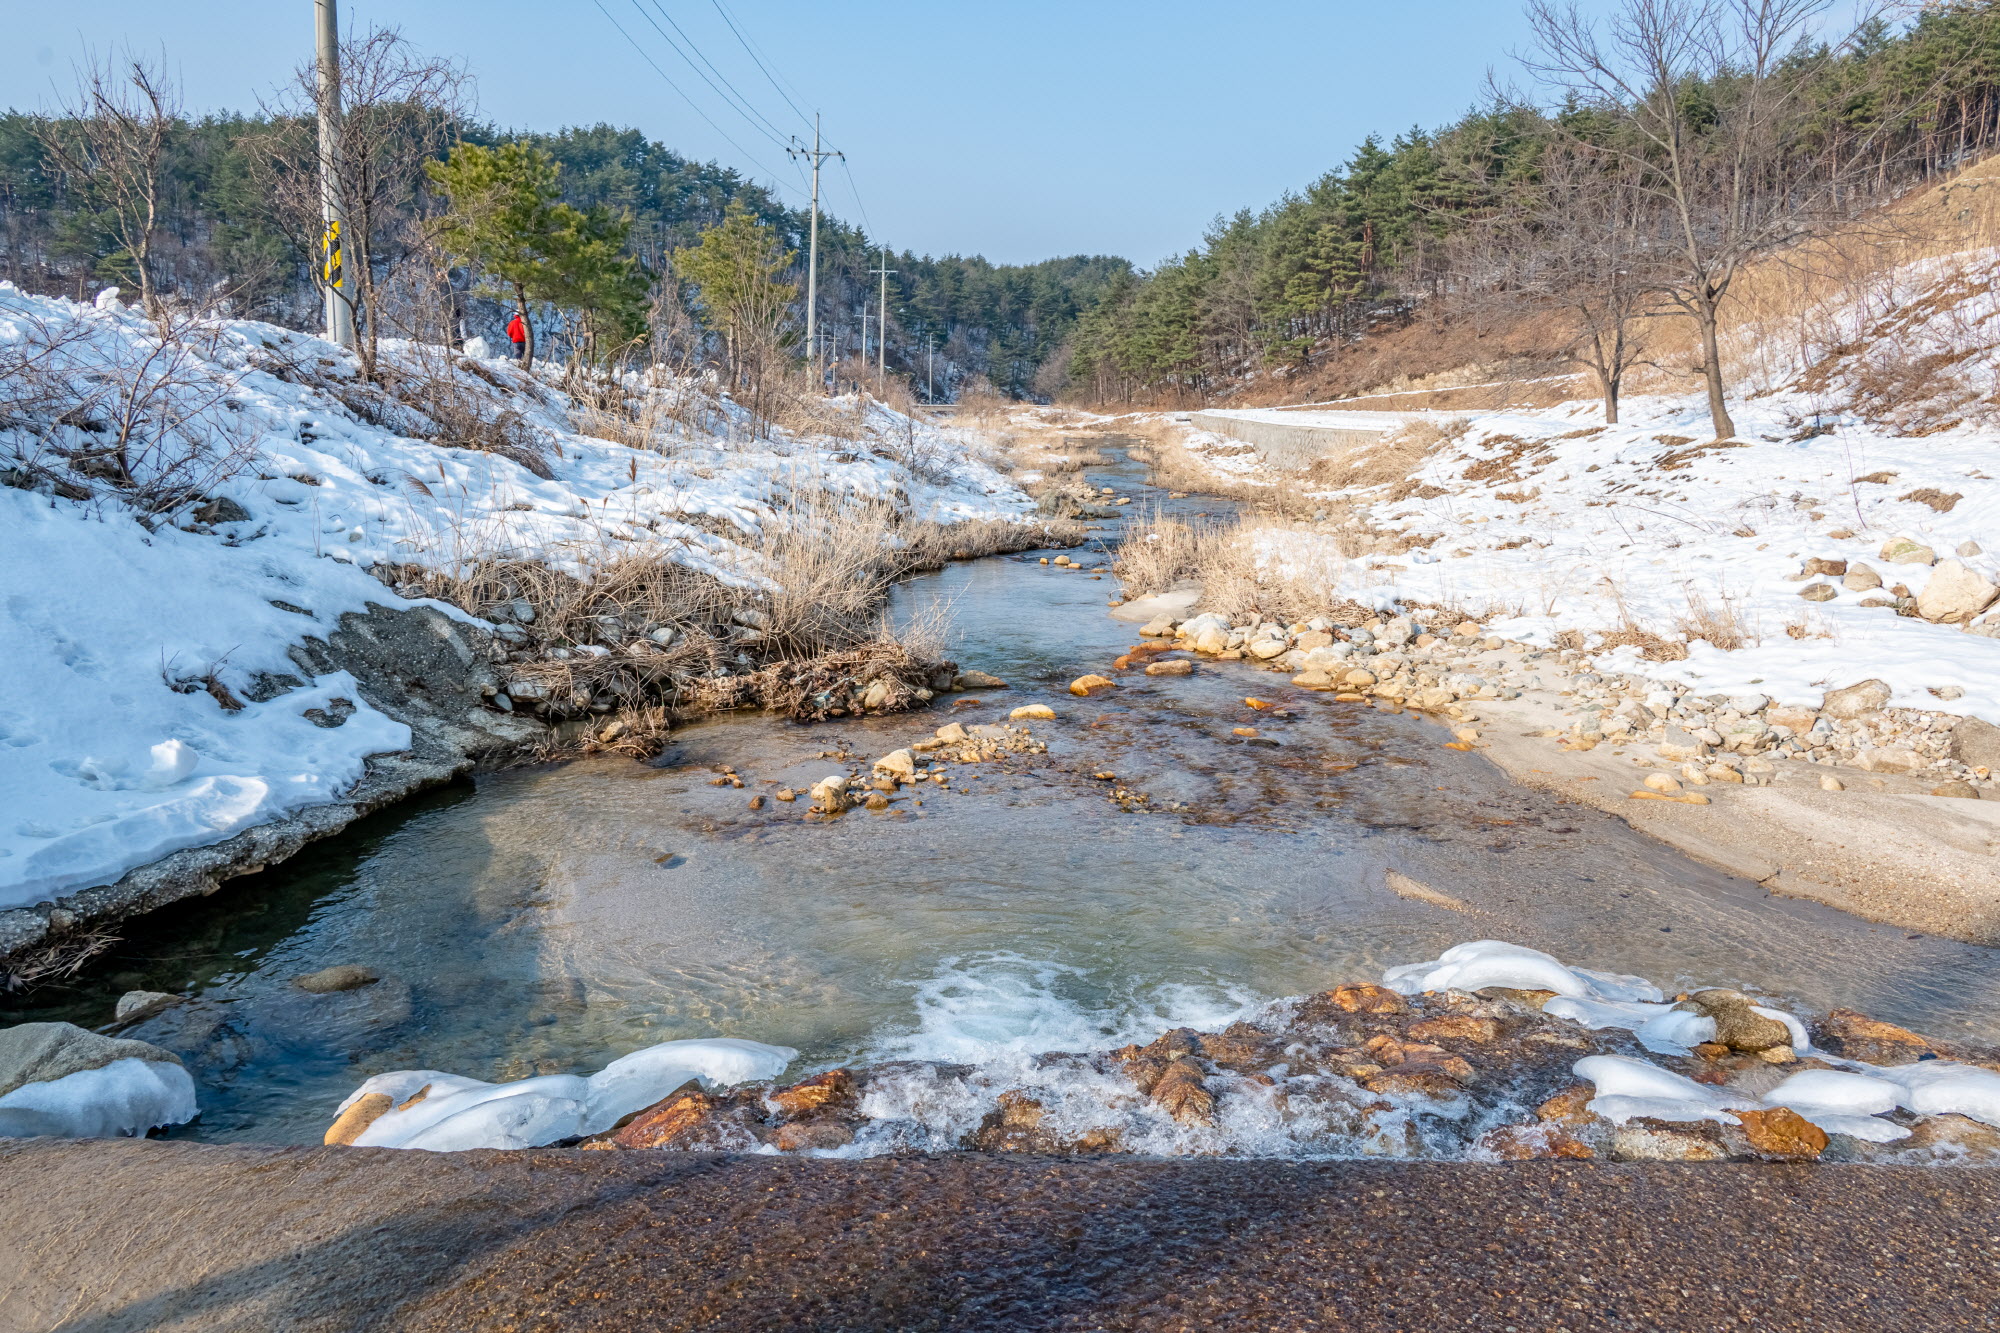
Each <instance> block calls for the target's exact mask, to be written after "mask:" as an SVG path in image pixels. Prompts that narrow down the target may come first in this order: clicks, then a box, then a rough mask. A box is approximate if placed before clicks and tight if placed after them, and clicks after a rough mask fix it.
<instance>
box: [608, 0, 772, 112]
mask: <svg viewBox="0 0 2000 1333" xmlns="http://www.w3.org/2000/svg"><path fill="white" fill-rule="evenodd" d="M633 3H634V5H635V6H636V5H637V4H638V0H633ZM651 3H652V6H653V8H654V9H655V10H657V11H658V12H659V15H660V17H661V18H663V19H665V20H666V21H667V27H670V28H672V29H673V30H674V31H675V32H676V33H678V34H679V35H680V42H677V41H675V40H674V39H673V38H672V37H669V36H667V33H666V29H664V28H662V27H661V26H660V25H659V24H657V23H653V18H652V15H650V14H647V13H646V11H645V10H644V9H643V8H641V9H640V10H639V13H640V15H641V16H642V17H644V18H645V20H646V22H648V23H652V24H653V31H654V32H657V33H659V34H660V37H661V39H662V40H664V41H665V42H666V44H667V45H668V46H671V47H672V48H673V49H674V54H675V55H677V56H679V57H680V58H681V60H682V62H683V63H684V64H686V65H687V67H688V68H689V69H691V70H693V71H694V72H695V76H696V77H697V78H699V79H700V80H701V81H702V82H703V83H706V84H707V85H708V86H709V87H710V88H711V89H712V90H713V91H714V92H715V95H716V96H717V97H720V98H721V99H722V100H723V102H724V104H725V105H727V106H728V107H729V109H730V110H731V111H734V112H735V113H736V114H737V115H739V116H741V117H743V119H744V120H745V121H746V122H748V123H749V125H750V128H752V129H754V130H756V131H757V132H758V133H759V134H761V135H763V136H764V137H765V138H767V139H769V140H770V141H771V142H772V143H774V144H776V145H777V146H778V147H780V148H783V147H784V146H785V141H784V139H783V138H782V137H781V136H782V134H783V131H781V130H780V129H779V128H778V127H777V126H776V125H774V124H772V123H771V120H770V118H769V117H767V116H766V115H764V113H763V112H761V111H759V110H757V108H756V107H755V106H753V105H752V104H751V102H750V99H749V98H747V97H745V96H744V95H743V94H742V92H740V91H739V90H738V89H737V87H736V85H735V84H733V83H731V82H730V81H729V76H728V75H726V74H724V73H723V72H722V71H721V70H719V69H717V68H716V67H715V65H714V62H712V61H710V60H709V58H708V57H707V56H706V55H703V54H702V50H701V47H700V46H698V45H697V44H696V43H695V40H694V38H692V37H690V36H688V35H687V32H686V30H685V29H683V28H682V27H681V25H680V24H678V23H676V22H674V16H673V15H672V14H669V13H668V12H667V9H666V6H665V5H663V4H661V3H660V0H651ZM681 42H685V43H687V50H682V49H681ZM688 51H692V52H694V55H693V56H689V55H688ZM696 60H699V61H700V62H701V64H699V65H698V64H696V63H695V61H696ZM704 65H705V66H707V68H708V72H707V73H704V72H703V70H702V66H704ZM709 74H713V75H714V76H715V78H710V77H709ZM716 79H720V80H722V82H721V83H719V84H718V83H717V82H716Z"/></svg>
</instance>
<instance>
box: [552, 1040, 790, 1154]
mask: <svg viewBox="0 0 2000 1333" xmlns="http://www.w3.org/2000/svg"><path fill="white" fill-rule="evenodd" d="M798 1058H799V1053H798V1052H797V1051H795V1050H793V1049H792V1048H791V1047H789V1046H766V1045H765V1044H764V1043H762V1042H758V1041H744V1040H742V1039H741V1038H737V1037H711V1038H708V1039H706V1040H696V1041H663V1042H661V1043H660V1044H659V1045H657V1046H648V1047H647V1048H646V1049H644V1050H642V1051H634V1052H632V1053H631V1054H630V1055H622V1056H620V1057H618V1058H617V1059H616V1060H613V1061H612V1062H611V1063H610V1064H608V1065H606V1066H604V1068H603V1069H602V1070H600V1071H599V1072H598V1073H595V1074H592V1075H591V1076H590V1080H589V1082H590V1095H589V1099H588V1103H587V1104H588V1106H589V1108H590V1112H589V1114H588V1115H587V1116H586V1117H585V1120H584V1129H583V1132H584V1133H586V1134H597V1133H601V1132H603V1131H604V1130H607V1129H609V1128H611V1126H613V1125H615V1124H617V1123H618V1121H619V1120H620V1119H621V1118H622V1117H624V1116H627V1115H630V1114H631V1113H632V1112H634V1111H641V1110H644V1109H645V1108H646V1107H648V1106H651V1105H652V1104H653V1103H654V1102H657V1101H659V1100H660V1099H661V1098H662V1097H665V1096H666V1095H667V1094H668V1093H670V1092H672V1091H673V1090H674V1089H675V1088H678V1087H679V1086H681V1084H683V1083H685V1082H687V1081H688V1080H689V1079H691V1078H698V1079H700V1080H701V1081H702V1082H703V1083H704V1084H706V1085H707V1086H709V1087H729V1086H731V1085H733V1084H737V1083H747V1082H749V1081H750V1080H752V1079H760V1078H775V1077H777V1076H778V1075H779V1074H780V1073H782V1072H784V1068H785V1066H786V1065H788V1064H790V1063H791V1062H792V1061H794V1060H796V1059H798Z"/></svg>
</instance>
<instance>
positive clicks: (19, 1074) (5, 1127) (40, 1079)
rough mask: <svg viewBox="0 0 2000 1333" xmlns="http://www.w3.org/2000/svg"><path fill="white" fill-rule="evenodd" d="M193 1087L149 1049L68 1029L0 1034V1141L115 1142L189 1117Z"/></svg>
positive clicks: (35, 1026) (31, 1027)
mask: <svg viewBox="0 0 2000 1333" xmlns="http://www.w3.org/2000/svg"><path fill="white" fill-rule="evenodd" d="M196 1111H197V1107H196V1105H195V1092H194V1080H193V1079H192V1078H191V1077H189V1075H188V1072H187V1070H186V1069H185V1068H183V1067H182V1065H181V1060H180V1057H179V1056H177V1055H175V1054H173V1053H172V1052H171V1051H165V1050H162V1049H160V1048H159V1047H158V1046H154V1045H152V1044H151V1043H150V1042H143V1041H130V1040H125V1039H121V1038H118V1037H106V1036H103V1035H101V1034H99V1033H95V1032H90V1031H87V1030H85V1029H83V1028H80V1027H78V1026H76V1025H75V1024H74V1023H19V1024H16V1025H15V1026H13V1027H10V1028H5V1029H0V1138H22V1137H28V1136H33V1135H54V1136H59V1137H63V1138H113V1137H117V1136H121V1135H133V1134H143V1133H145V1132H146V1131H147V1130H149V1129H152V1128H154V1127H155V1126H158V1125H175V1124H180V1123H181V1122H183V1121H186V1120H192V1119H194V1117H195V1114H196Z"/></svg>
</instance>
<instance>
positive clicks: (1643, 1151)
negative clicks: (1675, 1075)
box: [1611, 1123, 1729, 1162]
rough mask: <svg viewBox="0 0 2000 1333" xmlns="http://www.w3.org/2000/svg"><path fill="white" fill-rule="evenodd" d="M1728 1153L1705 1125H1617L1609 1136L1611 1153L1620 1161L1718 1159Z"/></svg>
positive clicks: (1694, 1160)
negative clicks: (1696, 1126)
mask: <svg viewBox="0 0 2000 1333" xmlns="http://www.w3.org/2000/svg"><path fill="white" fill-rule="evenodd" d="M1728 1155H1729V1154H1728V1152H1727V1151H1725V1150H1724V1148H1723V1146H1722V1141H1721V1137H1720V1136H1719V1135H1718V1134H1716V1133H1715V1132H1714V1131H1713V1130H1711V1129H1708V1128H1707V1127H1703V1128H1699V1129H1690V1128H1686V1127H1676V1128H1666V1127H1656V1126H1652V1125H1645V1124H1638V1123H1634V1124H1629V1125H1622V1126H1620V1127H1619V1128H1618V1130H1617V1131H1616V1132H1614V1133H1613V1134H1612V1136H1611V1156H1612V1157H1613V1158H1614V1159H1615V1160H1617V1161H1620V1162H1719V1161H1721V1160H1722V1159H1723V1158H1725V1157H1727V1156H1728Z"/></svg>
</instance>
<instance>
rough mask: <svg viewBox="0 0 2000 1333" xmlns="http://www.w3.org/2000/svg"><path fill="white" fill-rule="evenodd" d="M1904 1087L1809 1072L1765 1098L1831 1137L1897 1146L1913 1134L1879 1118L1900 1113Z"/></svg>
mask: <svg viewBox="0 0 2000 1333" xmlns="http://www.w3.org/2000/svg"><path fill="white" fill-rule="evenodd" d="M1902 1095H1903V1089H1902V1087H1901V1085H1899V1084H1896V1083H1892V1082H1890V1081H1889V1080H1888V1079H1883V1078H1876V1077H1874V1076H1872V1075H1869V1074H1850V1073H1847V1072H1845V1071H1842V1070H1838V1069H1807V1070H1804V1071H1802V1072H1800V1073H1797V1074H1794V1075H1792V1076H1791V1077H1790V1078H1788V1079H1786V1080H1785V1081H1784V1082H1783V1083H1780V1084H1779V1085H1778V1086H1777V1087H1775V1088H1773V1089H1771V1090H1770V1091H1769V1092H1767V1093H1765V1094H1764V1100H1765V1101H1766V1102H1768V1103H1770V1104H1771V1105H1772V1106H1788V1107H1790V1108H1791V1109H1792V1110H1794V1111H1797V1112H1798V1113H1799V1114H1800V1115H1802V1116H1804V1117H1805V1118H1806V1119H1808V1120H1810V1121H1812V1122H1813V1123H1814V1124H1815V1125H1818V1126H1819V1127H1820V1128H1821V1129H1823V1130H1825V1131H1826V1132H1827V1133H1829V1134H1847V1135H1850V1136H1852V1137H1854V1138H1857V1139H1865V1140H1867V1141H1868V1142H1870V1143H1894V1142H1895V1141H1896V1140H1897V1139H1906V1138H1908V1137H1909V1136H1910V1131H1909V1130H1907V1129H1904V1128H1903V1127H1902V1126H1901V1125H1898V1124H1895V1123H1894V1122H1892V1121H1888V1120H1877V1119H1876V1118H1875V1117H1876V1116H1879V1115H1881V1114H1882V1113H1883V1112H1885V1111H1893V1110H1895V1109H1896V1104H1897V1102H1898V1100H1900V1098H1901V1097H1902Z"/></svg>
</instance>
